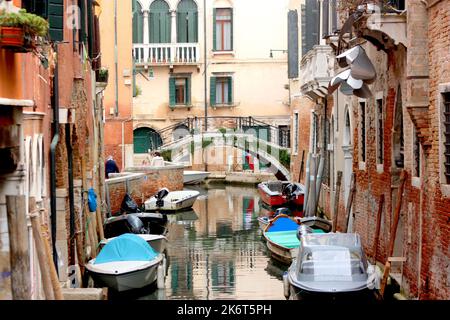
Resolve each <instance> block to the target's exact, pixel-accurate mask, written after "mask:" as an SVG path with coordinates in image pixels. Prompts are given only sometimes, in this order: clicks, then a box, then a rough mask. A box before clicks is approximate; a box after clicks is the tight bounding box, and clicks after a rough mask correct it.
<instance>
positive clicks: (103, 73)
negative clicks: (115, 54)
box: [97, 67, 109, 82]
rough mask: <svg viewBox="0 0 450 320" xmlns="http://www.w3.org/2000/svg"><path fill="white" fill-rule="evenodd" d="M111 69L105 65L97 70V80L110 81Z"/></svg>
mask: <svg viewBox="0 0 450 320" xmlns="http://www.w3.org/2000/svg"><path fill="white" fill-rule="evenodd" d="M108 77H109V71H108V69H107V68H105V67H103V68H101V69H99V70H98V71H97V82H108Z"/></svg>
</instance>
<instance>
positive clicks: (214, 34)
mask: <svg viewBox="0 0 450 320" xmlns="http://www.w3.org/2000/svg"><path fill="white" fill-rule="evenodd" d="M216 37H217V34H216V8H214V9H213V50H214V51H216V50H217V45H216Z"/></svg>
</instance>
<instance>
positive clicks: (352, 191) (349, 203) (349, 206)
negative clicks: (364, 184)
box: [345, 172, 356, 232]
mask: <svg viewBox="0 0 450 320" xmlns="http://www.w3.org/2000/svg"><path fill="white" fill-rule="evenodd" d="M355 191H356V178H355V173H354V172H353V173H352V180H351V182H350V192H349V194H348V201H347V206H346V208H345V217H346V224H345V232H348V225H349V223H350V214H351V210H352V205H353V198H354V197H355Z"/></svg>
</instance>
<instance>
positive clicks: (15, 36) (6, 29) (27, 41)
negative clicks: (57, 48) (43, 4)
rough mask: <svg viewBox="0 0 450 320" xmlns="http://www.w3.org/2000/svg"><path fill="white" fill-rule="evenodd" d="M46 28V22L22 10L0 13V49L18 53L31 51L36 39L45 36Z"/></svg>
mask: <svg viewBox="0 0 450 320" xmlns="http://www.w3.org/2000/svg"><path fill="white" fill-rule="evenodd" d="M48 28H49V25H48V22H47V20H45V19H44V18H42V17H39V16H38V15H35V14H32V13H28V12H26V10H24V9H21V10H19V12H6V11H4V10H3V11H0V47H4V48H11V49H15V50H19V51H20V50H24V51H27V49H33V48H34V47H35V45H36V39H37V37H44V36H46V35H47V32H48Z"/></svg>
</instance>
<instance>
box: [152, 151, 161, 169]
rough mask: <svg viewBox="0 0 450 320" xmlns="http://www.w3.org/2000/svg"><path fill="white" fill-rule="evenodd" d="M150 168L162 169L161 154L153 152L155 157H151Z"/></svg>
mask: <svg viewBox="0 0 450 320" xmlns="http://www.w3.org/2000/svg"><path fill="white" fill-rule="evenodd" d="M150 166H151V167H164V158H163V157H161V153H159V152H158V151H155V156H154V157H153V159H152V161H151V163H150Z"/></svg>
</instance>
